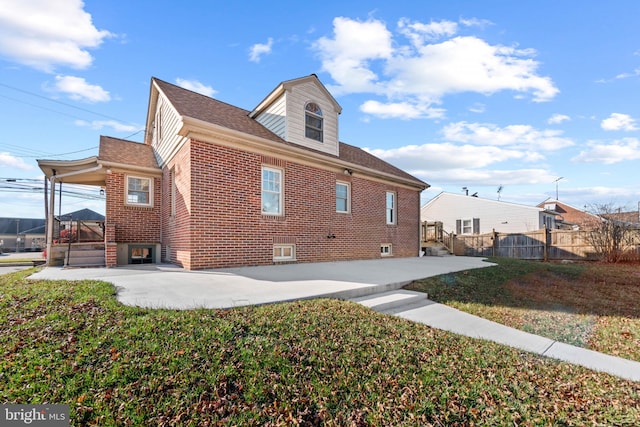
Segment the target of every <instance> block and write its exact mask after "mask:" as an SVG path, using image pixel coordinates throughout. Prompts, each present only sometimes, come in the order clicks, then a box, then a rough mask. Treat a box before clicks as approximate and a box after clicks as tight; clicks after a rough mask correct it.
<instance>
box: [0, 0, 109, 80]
mask: <svg viewBox="0 0 640 427" xmlns="http://www.w3.org/2000/svg"><path fill="white" fill-rule="evenodd" d="M112 35H113V34H111V33H110V32H109V31H106V30H98V29H97V28H96V27H95V26H94V25H93V22H92V20H91V15H90V14H89V13H87V12H85V11H84V4H83V2H82V1H81V0H65V1H51V0H29V1H22V0H0V55H2V56H4V57H6V58H8V59H9V60H12V61H15V62H17V63H20V64H24V65H27V66H30V67H33V68H36V69H39V70H42V71H46V72H51V71H53V70H54V69H55V67H56V66H66V67H72V68H76V69H84V68H87V67H89V66H90V65H91V63H92V61H93V58H92V56H91V55H90V54H89V52H88V49H91V48H97V47H98V46H100V44H101V43H102V42H103V41H104V39H105V38H107V37H110V36H112Z"/></svg>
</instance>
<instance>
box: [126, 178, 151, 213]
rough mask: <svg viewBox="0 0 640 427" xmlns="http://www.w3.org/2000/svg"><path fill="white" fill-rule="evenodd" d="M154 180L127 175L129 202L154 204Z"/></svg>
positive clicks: (131, 203)
mask: <svg viewBox="0 0 640 427" xmlns="http://www.w3.org/2000/svg"><path fill="white" fill-rule="evenodd" d="M152 199H153V181H152V179H151V178H142V177H138V176H127V204H128V205H140V206H151V205H152V204H153V200H152Z"/></svg>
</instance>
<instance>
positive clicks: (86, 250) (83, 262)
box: [64, 243, 106, 268]
mask: <svg viewBox="0 0 640 427" xmlns="http://www.w3.org/2000/svg"><path fill="white" fill-rule="evenodd" d="M105 265H106V263H105V250H104V244H101V243H75V244H72V245H71V247H70V249H69V248H68V249H67V250H66V251H65V258H64V266H65V267H74V268H75V267H104V266H105Z"/></svg>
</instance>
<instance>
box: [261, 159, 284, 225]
mask: <svg viewBox="0 0 640 427" xmlns="http://www.w3.org/2000/svg"><path fill="white" fill-rule="evenodd" d="M262 213H263V214H266V215H282V170H280V169H275V168H270V167H263V168H262Z"/></svg>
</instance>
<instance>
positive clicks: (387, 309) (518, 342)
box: [353, 290, 640, 381]
mask: <svg viewBox="0 0 640 427" xmlns="http://www.w3.org/2000/svg"><path fill="white" fill-rule="evenodd" d="M353 301H355V302H358V303H360V304H363V305H365V306H367V307H370V308H372V309H374V310H376V311H380V312H383V313H387V314H392V315H395V316H398V317H402V318H404V319H407V320H411V321H414V322H418V323H422V324H425V325H428V326H430V327H433V328H437V329H442V330H445V331H449V332H453V333H456V334H460V335H465V336H468V337H471V338H480V339H484V340H488V341H494V342H497V343H499V344H503V345H507V346H509V347H513V348H518V349H520V350H525V351H528V352H532V353H536V354H539V355H541V356H545V357H550V358H552V359H558V360H562V361H564V362H569V363H572V364H574V365H580V366H584V367H585V368H589V369H593V370H595V371H600V372H606V373H609V374H611V375H615V376H617V377H621V378H624V379H628V380H632V381H640V363H639V362H635V361H632V360H628V359H623V358H621V357H616V356H610V355H608V354H603V353H599V352H596V351H592V350H588V349H585V348H581V347H576V346H573V345H569V344H564V343H561V342H558V341H554V340H552V339H549V338H544V337H541V336H538V335H533V334H530V333H528V332H524V331H520V330H518V329H514V328H510V327H508V326H505V325H502V324H500V323H496V322H492V321H490V320H487V319H483V318H481V317H478V316H474V315H472V314H469V313H465V312H463V311H460V310H457V309H455V308H453V307H449V306H446V305H443V304H438V303H435V302H433V301H430V300H428V299H427V297H426V295H425V294H423V293H420V292H414V291H407V290H399V291H392V292H385V293H382V294H377V295H370V296H365V297H360V298H355V299H353Z"/></svg>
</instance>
